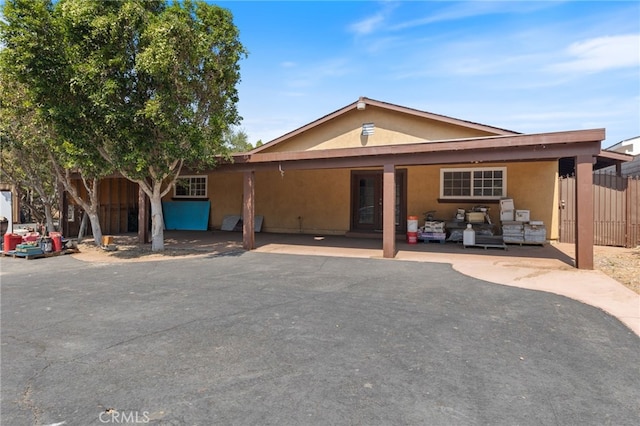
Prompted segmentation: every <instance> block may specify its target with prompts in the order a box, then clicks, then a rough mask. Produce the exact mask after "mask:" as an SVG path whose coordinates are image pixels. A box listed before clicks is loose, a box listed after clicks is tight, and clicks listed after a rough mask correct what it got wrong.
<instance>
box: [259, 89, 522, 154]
mask: <svg viewBox="0 0 640 426" xmlns="http://www.w3.org/2000/svg"><path fill="white" fill-rule="evenodd" d="M360 102H364V103H365V104H366V105H371V106H374V107H378V108H383V109H386V110H389V111H395V112H400V113H404V114H410V115H413V116H416V117H421V118H426V119H430V120H436V121H440V122H443V123H448V124H455V125H458V126H464V127H468V128H471V129H475V130H482V131H485V132H492V133H496V134H499V135H519V134H520V133H518V132H514V131H512V130H506V129H501V128H499V127H493V126H488V125H485V124H480V123H474V122H473V121H467V120H460V119H458V118H453V117H448V116H446V115H440V114H434V113H431V112H427V111H420V110H417V109H413V108H407V107H403V106H400V105H395V104H391V103H388V102H382V101H377V100H375V99H369V98H365V97H361V98H360V99H358V100H357V101H356V102H353V103H351V104H349V105H347V106H345V107H343V108H340V109H339V110H336V111H334V112H332V113H330V114H327V115H325V116H324V117H321V118H319V119H317V120H315V121H312V122H311V123H309V124H306V125H304V126H302V127H299V128H298V129H295V130H293V131H291V132H289V133H286V134H284V135H282V136H280V137H278V138H276V139H274V140H272V141H269V142H267V143H265V144H264V145H261V146H259V147H257V148H255V149H253V150H251V151H249V154H257V153H259V152H261V151H263V150H265V149H267V148H270V147H272V146H274V145H277V144H279V143H281V142H283V141H285V140H287V139H291V138H293V137H294V136H297V135H299V134H301V133H303V132H306V131H307V130H309V129H312V128H314V127H317V126H319V125H321V124H323V123H326V122H327V121H330V120H332V119H334V118H336V117H338V116H340V115H342V114H344V113H346V112H349V111H351V110H354V109H357V107H358V103H360Z"/></svg>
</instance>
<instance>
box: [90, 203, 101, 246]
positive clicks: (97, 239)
mask: <svg viewBox="0 0 640 426" xmlns="http://www.w3.org/2000/svg"><path fill="white" fill-rule="evenodd" d="M87 214H88V216H89V220H90V221H91V233H93V241H94V244H95V245H97V246H101V245H102V228H101V227H100V218H99V217H98V212H97V211H90V212H87Z"/></svg>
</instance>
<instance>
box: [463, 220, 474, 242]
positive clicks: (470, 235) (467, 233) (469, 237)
mask: <svg viewBox="0 0 640 426" xmlns="http://www.w3.org/2000/svg"><path fill="white" fill-rule="evenodd" d="M462 244H464V245H465V246H474V245H475V244H476V231H474V230H473V227H472V226H471V224H470V223H469V224H467V229H465V230H464V232H462Z"/></svg>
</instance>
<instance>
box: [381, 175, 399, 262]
mask: <svg viewBox="0 0 640 426" xmlns="http://www.w3.org/2000/svg"><path fill="white" fill-rule="evenodd" d="M383 173H384V175H383V183H382V257H385V258H394V257H395V256H396V166H395V164H392V163H387V164H385V165H384V172H383Z"/></svg>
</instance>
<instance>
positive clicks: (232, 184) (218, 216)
mask: <svg viewBox="0 0 640 426" xmlns="http://www.w3.org/2000/svg"><path fill="white" fill-rule="evenodd" d="M492 166H496V167H506V168H507V190H508V197H509V198H513V200H514V204H515V207H516V209H520V210H530V211H531V219H532V220H541V221H543V222H544V223H545V226H546V229H547V238H549V239H553V240H555V239H557V238H558V193H557V191H558V185H557V167H558V166H557V162H555V161H546V162H518V163H509V164H504V163H492V164H488V163H487V164H482V167H492ZM442 167H446V168H451V167H468V165H464V164H460V165H455V164H453V165H447V166H413V167H407V168H406V169H407V171H408V174H407V194H408V200H407V213H408V214H409V215H417V216H418V217H419V218H420V222H422V219H423V213H424V212H426V211H429V210H436V216H437V217H438V218H442V219H450V218H453V217H454V216H455V213H456V210H457V209H458V208H464V209H470V208H472V207H473V206H475V205H479V204H483V205H487V206H489V207H490V215H491V218H492V220H493V222H494V223H496V224H498V223H499V219H500V205H499V204H498V203H481V202H468V203H467V202H465V203H451V202H443V203H439V202H438V197H439V191H440V169H441V168H442ZM255 193H256V208H255V213H256V215H262V216H264V223H263V231H265V232H283V233H298V232H301V233H308V234H313V233H324V234H344V233H345V232H347V231H348V230H349V228H350V219H351V217H350V214H351V213H350V209H351V170H348V169H340V170H304V171H286V172H285V173H284V175H283V176H282V175H281V174H280V173H279V172H259V173H256V187H255ZM209 197H210V199H211V206H212V212H211V219H210V226H211V227H213V228H219V227H220V225H221V224H222V219H223V217H224V216H225V215H230V214H241V212H242V173H213V174H211V175H210V177H209Z"/></svg>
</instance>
